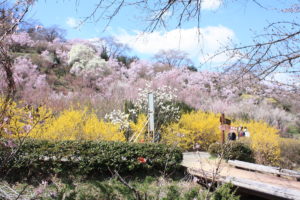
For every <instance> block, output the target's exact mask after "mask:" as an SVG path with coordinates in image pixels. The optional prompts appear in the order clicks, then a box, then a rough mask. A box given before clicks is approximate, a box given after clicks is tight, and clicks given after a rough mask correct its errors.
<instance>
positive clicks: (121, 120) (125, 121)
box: [105, 110, 129, 130]
mask: <svg viewBox="0 0 300 200" xmlns="http://www.w3.org/2000/svg"><path fill="white" fill-rule="evenodd" d="M105 119H106V120H107V121H110V122H111V123H113V124H119V125H120V128H121V129H122V130H127V129H128V128H129V114H125V113H124V112H122V111H121V110H113V111H112V112H111V113H109V114H106V115H105Z"/></svg>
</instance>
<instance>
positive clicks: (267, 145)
mask: <svg viewBox="0 0 300 200" xmlns="http://www.w3.org/2000/svg"><path fill="white" fill-rule="evenodd" d="M240 124H242V125H243V126H244V127H247V129H248V131H249V132H250V146H251V148H252V150H253V151H254V153H255V160H256V162H257V163H261V164H268V165H278V164H279V159H280V137H279V135H278V130H277V129H276V128H274V127H271V126H270V125H268V124H267V123H266V122H263V121H250V122H235V123H234V124H233V126H239V125H240Z"/></svg>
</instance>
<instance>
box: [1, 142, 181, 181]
mask: <svg viewBox="0 0 300 200" xmlns="http://www.w3.org/2000/svg"><path fill="white" fill-rule="evenodd" d="M5 150H9V149H7V148H5V147H4V146H1V149H0V153H1V156H0V157H4V156H5ZM181 161H182V152H181V150H180V149H179V148H176V147H171V146H166V145H162V144H137V143H122V142H92V141H59V142H58V141H56V142H55V141H54V142H53V141H46V140H45V141H40V140H26V142H25V143H24V144H23V145H22V147H21V149H20V151H19V152H18V154H16V156H15V159H14V161H13V162H12V163H11V166H10V169H11V172H12V173H13V174H12V176H11V177H12V178H21V177H22V175H24V176H25V177H26V176H28V174H31V175H33V176H34V175H38V174H41V175H49V174H58V175H68V174H69V175H91V174H93V175H101V174H107V173H108V174H110V173H111V172H113V171H114V170H117V171H118V172H119V173H122V174H124V173H129V172H133V171H134V172H135V173H138V172H143V173H147V172H149V173H150V172H152V173H167V172H171V171H174V170H176V169H178V168H179V165H180V163H181Z"/></svg>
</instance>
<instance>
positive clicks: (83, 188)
mask: <svg viewBox="0 0 300 200" xmlns="http://www.w3.org/2000/svg"><path fill="white" fill-rule="evenodd" d="M123 180H124V179H123ZM124 181H125V183H126V184H127V185H126V184H124V183H123V182H121V181H120V180H119V179H118V178H117V177H113V178H109V179H106V180H88V181H77V180H73V181H68V182H65V181H62V180H61V179H58V178H56V177H53V178H52V179H51V180H48V181H42V182H41V183H40V184H39V185H38V186H34V185H27V186H26V185H25V184H15V185H14V186H13V189H14V190H16V191H17V192H20V191H22V189H23V188H24V187H26V188H27V189H26V190H25V191H23V192H22V193H21V195H20V197H21V198H23V197H30V199H45V200H46V199H49V200H50V199H57V200H60V199H68V200H73V199H82V200H83V199H88V200H96V199H105V200H136V199H139V200H155V199H162V200H204V199H205V200H208V199H209V200H225V199H226V200H238V199H239V197H238V196H236V195H235V191H233V190H232V185H231V184H224V185H222V186H221V187H219V188H217V189H216V191H214V192H208V191H207V190H204V189H203V188H202V187H201V186H200V185H199V184H197V183H194V182H187V181H176V180H174V179H166V178H163V177H158V178H153V177H150V176H147V177H145V178H131V179H126V180H124ZM4 184H5V183H2V182H0V185H4ZM137 192H138V193H139V194H140V195H139V196H138V198H137Z"/></svg>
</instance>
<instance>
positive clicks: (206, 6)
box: [201, 0, 222, 10]
mask: <svg viewBox="0 0 300 200" xmlns="http://www.w3.org/2000/svg"><path fill="white" fill-rule="evenodd" d="M221 5H222V0H204V1H203V2H202V4H201V8H202V9H203V10H216V9H218V8H219V7H220V6H221Z"/></svg>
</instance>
